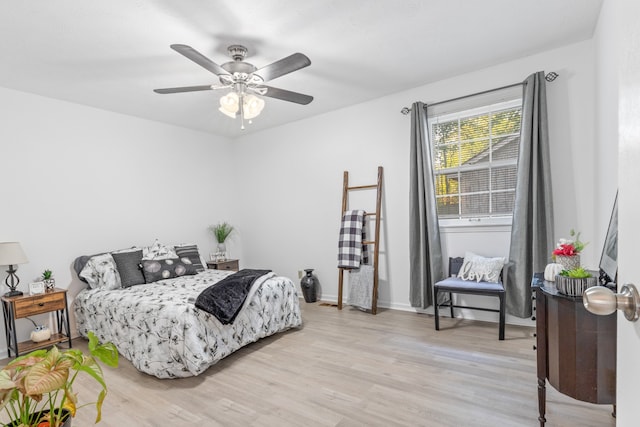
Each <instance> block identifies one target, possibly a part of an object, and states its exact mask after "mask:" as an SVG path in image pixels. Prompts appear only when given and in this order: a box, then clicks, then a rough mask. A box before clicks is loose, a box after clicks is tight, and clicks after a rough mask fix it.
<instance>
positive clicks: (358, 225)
mask: <svg viewBox="0 0 640 427" xmlns="http://www.w3.org/2000/svg"><path fill="white" fill-rule="evenodd" d="M365 218H366V216H365V212H364V211H363V210H352V211H346V212H345V213H344V215H343V217H342V224H341V226H340V240H339V241H338V267H339V268H360V264H368V262H369V259H368V253H367V245H364V244H363V242H364V241H365V240H366V239H365V233H366V231H365V226H364V225H365V224H364V221H365Z"/></svg>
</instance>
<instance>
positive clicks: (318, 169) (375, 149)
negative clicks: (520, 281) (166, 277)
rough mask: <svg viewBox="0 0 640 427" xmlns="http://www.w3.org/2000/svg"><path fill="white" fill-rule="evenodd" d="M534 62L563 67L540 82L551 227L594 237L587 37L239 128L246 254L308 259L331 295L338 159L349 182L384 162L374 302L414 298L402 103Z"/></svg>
mask: <svg viewBox="0 0 640 427" xmlns="http://www.w3.org/2000/svg"><path fill="white" fill-rule="evenodd" d="M538 70H545V71H556V72H558V73H559V74H560V78H559V79H557V80H556V81H555V82H554V83H550V84H549V85H548V87H547V91H548V92H547V93H548V107H549V118H550V120H549V121H550V123H549V126H550V135H551V154H552V165H551V166H552V170H553V181H554V189H553V190H554V204H555V213H556V222H555V224H556V230H557V233H556V234H557V237H562V236H567V234H568V232H569V230H570V229H571V228H576V229H579V230H581V231H582V235H583V237H584V238H585V239H587V240H594V239H595V238H594V236H593V234H594V230H595V229H596V224H595V215H594V206H595V201H594V197H593V195H594V186H595V183H596V178H595V176H594V173H593V169H594V165H595V162H596V151H595V148H594V145H595V138H594V132H595V130H594V124H593V123H594V119H595V115H594V103H595V89H594V79H595V63H594V46H593V43H592V42H591V41H587V42H582V43H578V44H574V45H571V46H567V47H565V48H561V49H556V50H553V51H548V52H545V53H542V54H538V55H533V56H529V57H525V58H522V59H520V60H517V61H512V62H508V63H505V64H500V65H497V66H494V67H491V68H487V69H483V70H479V71H476V72H473V73H469V74H465V75H461V76H456V77H451V78H450V79H447V80H443V81H440V82H437V83H433V84H429V85H425V86H422V87H418V88H415V89H412V90H409V91H406V92H402V93H398V94H395V95H392V96H388V97H385V98H381V99H377V100H374V101H371V102H367V103H364V104H360V105H356V106H353V107H350V108H345V109H342V110H339V111H334V112H331V113H327V114H324V115H321V116H317V117H314V118H311V119H308V120H304V121H299V122H296V123H292V124H289V125H285V126H282V127H278V128H274V129H270V130H267V131H264V132H261V133H259V134H251V135H247V136H244V137H242V138H240V139H238V140H237V141H236V144H235V145H234V147H233V150H234V157H235V158H236V159H238V160H239V159H242V160H241V161H240V162H239V163H238V164H237V169H236V170H235V175H234V177H235V180H236V181H237V185H238V187H237V190H238V193H239V194H241V195H242V197H241V199H239V200H238V207H239V210H238V212H239V213H238V215H237V216H236V217H235V218H234V221H235V222H236V223H237V224H238V226H239V228H241V230H242V233H243V235H244V237H246V238H244V239H243V240H242V246H243V247H242V253H243V264H244V265H251V266H268V267H270V268H273V269H274V270H276V271H277V272H279V273H281V274H284V275H287V276H290V277H297V271H298V270H300V269H302V268H307V267H313V268H315V269H316V271H315V273H316V274H317V276H318V278H319V280H320V282H321V286H322V297H323V299H326V300H336V299H337V275H338V273H337V269H336V248H337V234H338V227H339V218H340V206H341V195H342V174H343V171H345V170H348V171H349V173H350V176H351V179H352V181H351V182H352V183H353V184H354V185H357V184H369V183H374V182H375V175H376V167H377V166H378V165H382V166H384V168H385V171H384V173H385V178H384V196H383V209H382V221H383V225H382V234H383V235H382V239H381V248H382V250H381V259H380V265H381V274H380V278H381V281H380V298H379V305H380V306H383V307H384V306H386V307H394V308H400V309H410V306H409V262H408V257H409V253H408V246H409V227H408V216H409V213H408V206H409V201H408V191H409V131H410V129H409V128H410V119H409V117H408V116H403V115H402V114H400V109H401V108H402V107H405V106H411V103H412V102H414V101H417V100H421V101H424V102H436V101H440V100H444V99H449V98H453V97H456V96H461V95H465V94H469V93H473V92H477V91H481V90H486V89H491V88H494V87H499V86H502V85H505V84H511V83H514V82H518V81H522V80H524V79H525V78H526V77H527V76H528V75H529V74H531V73H532V72H535V71H538ZM381 84H384V82H381ZM317 96H318V97H320V96H322V94H317ZM267 108H268V106H267ZM372 199H373V196H372ZM352 207H354V208H356V207H357V208H359V207H361V206H354V205H352ZM363 207H364V206H363ZM365 209H366V207H365ZM460 237H465V238H462V239H460ZM477 237H478V236H477V235H475V237H473V238H475V239H476V240H477ZM444 238H445V240H446V243H445V246H447V249H448V250H449V251H450V252H452V253H454V254H463V252H464V250H465V247H467V244H468V243H465V244H462V245H460V246H458V243H455V244H454V243H453V241H454V240H455V241H456V242H460V241H466V242H469V239H468V238H472V236H471V235H468V236H463V235H460V234H458V235H457V237H456V238H455V239H452V238H451V236H448V235H445V237H444ZM482 238H483V239H485V241H486V242H487V245H490V246H487V248H488V251H491V252H496V253H497V254H506V253H508V238H505V235H504V231H502V232H498V233H497V234H493V235H486V236H483V237H482ZM496 242H502V243H500V244H498V245H496ZM505 245H506V246H505ZM481 246H482V245H481V244H480V243H478V247H481ZM595 246H596V245H592V246H591V247H590V248H588V249H587V250H585V253H584V255H583V263H584V264H586V265H587V266H594V265H596V264H597V261H598V259H599V250H597V248H595ZM470 249H471V248H470ZM480 252H483V251H480ZM445 256H447V254H445ZM476 313H477V312H476ZM482 314H483V313H479V314H476V315H477V316H478V318H480V316H482ZM489 317H491V315H489ZM508 320H509V321H512V322H513V321H514V319H508ZM526 324H530V323H529V322H527V323H526Z"/></svg>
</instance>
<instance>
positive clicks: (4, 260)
mask: <svg viewBox="0 0 640 427" xmlns="http://www.w3.org/2000/svg"><path fill="white" fill-rule="evenodd" d="M28 262H29V260H28V259H27V256H26V255H25V254H24V251H23V250H22V246H20V243H18V242H0V265H16V264H26V263H28Z"/></svg>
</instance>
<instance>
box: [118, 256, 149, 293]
mask: <svg viewBox="0 0 640 427" xmlns="http://www.w3.org/2000/svg"><path fill="white" fill-rule="evenodd" d="M111 256H112V257H113V260H114V261H115V262H116V266H117V267H118V272H119V273H120V282H121V283H122V287H123V288H129V287H131V286H133V285H140V284H142V283H144V275H143V274H142V270H141V269H140V263H141V262H142V250H137V251H131V252H116V253H112V254H111Z"/></svg>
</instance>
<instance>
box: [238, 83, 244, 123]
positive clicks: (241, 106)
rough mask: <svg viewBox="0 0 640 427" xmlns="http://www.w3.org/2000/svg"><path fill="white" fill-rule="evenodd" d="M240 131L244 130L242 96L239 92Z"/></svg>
mask: <svg viewBox="0 0 640 427" xmlns="http://www.w3.org/2000/svg"><path fill="white" fill-rule="evenodd" d="M239 98H240V130H244V94H243V93H242V92H240V97H239Z"/></svg>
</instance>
